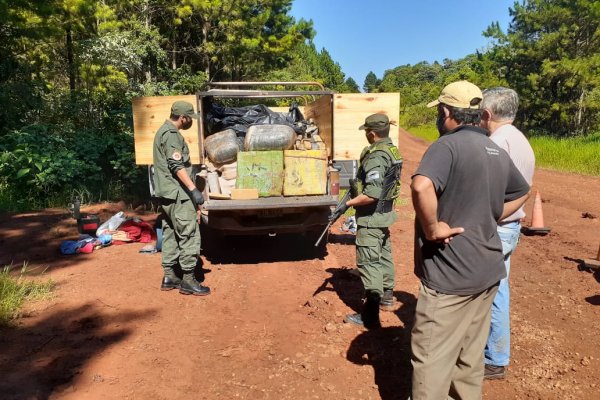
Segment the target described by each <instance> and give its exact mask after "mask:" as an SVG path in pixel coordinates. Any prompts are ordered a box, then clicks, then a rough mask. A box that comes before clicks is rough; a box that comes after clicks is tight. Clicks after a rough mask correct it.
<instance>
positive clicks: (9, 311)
mask: <svg viewBox="0 0 600 400" xmlns="http://www.w3.org/2000/svg"><path fill="white" fill-rule="evenodd" d="M12 270H13V268H12V267H11V266H5V267H4V268H2V269H0V326H7V325H10V323H11V321H12V320H13V319H15V318H16V317H18V316H19V310H20V308H21V306H22V305H23V303H24V302H25V301H30V300H39V299H44V298H47V297H49V296H50V295H51V291H52V288H53V287H54V283H53V282H52V281H51V280H46V281H39V280H31V279H29V278H27V266H26V265H24V266H23V268H22V269H21V271H20V273H19V274H15V273H13V272H12Z"/></svg>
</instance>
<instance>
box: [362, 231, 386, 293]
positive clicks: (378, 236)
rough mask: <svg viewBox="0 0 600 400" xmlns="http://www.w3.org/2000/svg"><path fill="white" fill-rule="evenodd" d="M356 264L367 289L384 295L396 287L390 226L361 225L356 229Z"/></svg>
mask: <svg viewBox="0 0 600 400" xmlns="http://www.w3.org/2000/svg"><path fill="white" fill-rule="evenodd" d="M356 265H357V266H358V271H359V272H360V277H361V280H362V283H363V286H364V288H365V291H372V292H376V293H378V294H379V295H380V296H383V291H384V290H386V289H393V288H394V276H395V268H394V260H393V258H392V242H391V240H390V230H389V228H367V227H364V226H359V227H358V230H357V231H356Z"/></svg>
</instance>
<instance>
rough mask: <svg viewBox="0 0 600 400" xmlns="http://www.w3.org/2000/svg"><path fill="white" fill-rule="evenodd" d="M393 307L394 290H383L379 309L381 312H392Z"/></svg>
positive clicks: (394, 303) (394, 304) (394, 301)
mask: <svg viewBox="0 0 600 400" xmlns="http://www.w3.org/2000/svg"><path fill="white" fill-rule="evenodd" d="M395 307H396V299H395V298H394V290H393V289H384V290H383V297H382V298H381V303H380V304H379V309H381V311H393V310H394V308H395Z"/></svg>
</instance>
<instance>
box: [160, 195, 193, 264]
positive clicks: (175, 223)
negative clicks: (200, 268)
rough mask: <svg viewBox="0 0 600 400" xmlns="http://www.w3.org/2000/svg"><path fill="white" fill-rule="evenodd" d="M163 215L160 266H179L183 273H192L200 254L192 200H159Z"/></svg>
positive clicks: (186, 198)
mask: <svg viewBox="0 0 600 400" xmlns="http://www.w3.org/2000/svg"><path fill="white" fill-rule="evenodd" d="M161 208H162V214H163V221H162V230H163V243H162V266H163V268H165V269H171V268H174V267H175V266H176V265H177V264H179V265H180V266H181V270H182V271H183V272H184V273H190V272H192V271H194V268H195V267H196V263H197V262H198V255H199V254H200V227H199V226H198V221H197V219H196V210H195V209H194V205H193V203H192V200H191V199H190V198H189V197H184V198H182V199H177V200H167V199H162V200H161Z"/></svg>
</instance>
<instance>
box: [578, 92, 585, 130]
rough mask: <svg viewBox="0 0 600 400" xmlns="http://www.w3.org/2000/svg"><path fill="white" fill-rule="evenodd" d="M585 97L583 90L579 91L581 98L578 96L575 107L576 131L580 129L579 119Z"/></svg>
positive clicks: (581, 115) (581, 114)
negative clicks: (577, 103) (577, 102)
mask: <svg viewBox="0 0 600 400" xmlns="http://www.w3.org/2000/svg"><path fill="white" fill-rule="evenodd" d="M584 96H585V89H581V96H579V105H578V107H577V124H576V129H577V131H579V130H580V129H581V119H582V117H583V98H584Z"/></svg>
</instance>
